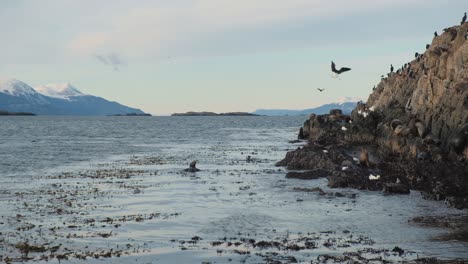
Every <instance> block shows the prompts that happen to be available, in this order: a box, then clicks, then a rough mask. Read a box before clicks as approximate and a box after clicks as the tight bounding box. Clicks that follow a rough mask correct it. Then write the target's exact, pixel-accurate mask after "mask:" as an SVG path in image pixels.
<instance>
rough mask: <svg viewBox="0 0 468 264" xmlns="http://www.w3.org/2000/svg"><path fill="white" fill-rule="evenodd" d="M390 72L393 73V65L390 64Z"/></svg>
mask: <svg viewBox="0 0 468 264" xmlns="http://www.w3.org/2000/svg"><path fill="white" fill-rule="evenodd" d="M390 72H393V64H390Z"/></svg>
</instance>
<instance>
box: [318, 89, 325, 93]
mask: <svg viewBox="0 0 468 264" xmlns="http://www.w3.org/2000/svg"><path fill="white" fill-rule="evenodd" d="M317 90H319V92H323V91H325V89H320V88H317Z"/></svg>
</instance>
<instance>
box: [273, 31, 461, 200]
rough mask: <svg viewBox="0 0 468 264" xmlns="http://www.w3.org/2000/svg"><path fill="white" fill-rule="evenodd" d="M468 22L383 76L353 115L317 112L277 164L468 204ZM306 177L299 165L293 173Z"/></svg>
mask: <svg viewBox="0 0 468 264" xmlns="http://www.w3.org/2000/svg"><path fill="white" fill-rule="evenodd" d="M467 31H468V23H464V24H462V25H460V26H453V27H450V28H446V29H445V30H444V32H443V33H442V34H441V35H439V36H436V37H434V39H433V41H432V43H431V44H430V45H427V49H426V51H425V52H424V53H423V54H418V53H416V54H415V59H414V60H413V61H411V62H409V63H407V64H405V65H403V67H402V68H400V69H398V70H397V71H396V72H391V73H389V74H388V76H387V77H383V78H382V80H381V82H380V83H379V84H378V85H377V86H376V87H375V88H374V91H373V93H372V94H371V95H370V96H369V98H368V100H367V102H366V103H359V104H358V105H357V106H356V108H355V109H354V110H353V111H352V113H351V115H344V114H342V112H341V111H340V110H332V111H330V113H329V114H326V115H314V114H312V115H311V116H310V117H309V119H308V120H306V121H305V122H304V126H303V127H302V128H301V130H300V133H299V138H300V139H307V140H308V144H307V145H306V146H304V147H301V148H298V149H297V150H295V151H291V152H288V153H287V155H286V157H285V158H284V159H283V160H281V161H279V162H278V163H277V166H286V167H287V168H288V169H290V170H306V172H302V174H307V175H303V177H302V178H307V177H309V178H317V177H327V179H328V185H329V186H330V187H341V188H343V187H350V188H357V189H365V190H372V191H383V192H385V193H400V194H406V193H409V191H410V189H412V190H418V191H422V192H423V194H424V195H425V197H427V198H429V199H435V200H441V201H444V202H445V203H446V204H447V205H448V206H453V207H455V208H459V209H462V208H468V41H467V34H468V33H467ZM292 174H294V175H295V177H296V178H301V175H299V176H298V174H301V172H297V171H296V172H291V173H290V174H289V175H292Z"/></svg>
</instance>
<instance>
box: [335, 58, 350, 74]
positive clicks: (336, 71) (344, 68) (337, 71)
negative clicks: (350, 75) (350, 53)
mask: <svg viewBox="0 0 468 264" xmlns="http://www.w3.org/2000/svg"><path fill="white" fill-rule="evenodd" d="M331 70H332V72H334V73H335V74H337V75H338V74H341V73H343V72H347V71H350V70H351V68H347V67H342V68H340V69H339V70H337V69H336V65H335V63H334V62H333V61H332V62H331Z"/></svg>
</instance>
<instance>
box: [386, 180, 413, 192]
mask: <svg viewBox="0 0 468 264" xmlns="http://www.w3.org/2000/svg"><path fill="white" fill-rule="evenodd" d="M383 192H384V193H389V194H390V193H397V194H409V193H410V188H409V186H408V185H406V184H401V183H385V184H384V186H383Z"/></svg>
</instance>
